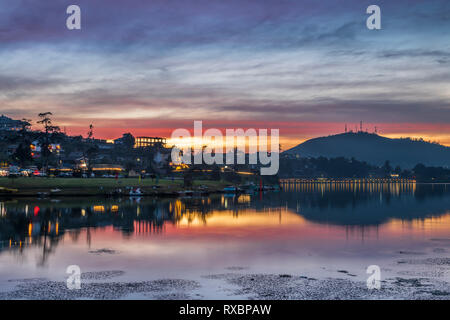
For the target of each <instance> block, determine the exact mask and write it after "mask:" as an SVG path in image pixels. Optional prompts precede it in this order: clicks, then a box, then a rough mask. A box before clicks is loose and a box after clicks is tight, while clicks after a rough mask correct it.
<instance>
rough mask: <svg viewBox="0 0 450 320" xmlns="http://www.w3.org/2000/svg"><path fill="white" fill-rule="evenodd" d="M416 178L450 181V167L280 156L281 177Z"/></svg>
mask: <svg viewBox="0 0 450 320" xmlns="http://www.w3.org/2000/svg"><path fill="white" fill-rule="evenodd" d="M397 175H398V177H399V178H404V179H416V180H417V181H421V182H450V169H447V168H443V167H427V166H425V165H423V164H421V163H419V164H417V165H416V166H415V167H414V168H413V169H409V170H408V169H402V168H401V167H399V166H396V167H395V168H394V167H392V166H391V165H390V162H389V160H386V161H385V163H384V165H382V166H375V165H372V164H369V163H367V162H365V161H358V160H356V159H354V158H351V159H348V158H344V157H337V158H325V157H318V158H301V157H299V158H295V157H292V156H291V157H281V159H280V172H279V176H280V177H281V178H291V177H295V178H297V177H298V178H318V177H325V178H340V179H342V178H391V177H397Z"/></svg>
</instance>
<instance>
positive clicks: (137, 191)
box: [130, 188, 144, 197]
mask: <svg viewBox="0 0 450 320" xmlns="http://www.w3.org/2000/svg"><path fill="white" fill-rule="evenodd" d="M143 195H144V193H143V192H142V191H141V188H136V189H131V190H130V196H131V197H140V196H143Z"/></svg>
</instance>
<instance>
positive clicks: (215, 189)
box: [0, 177, 422, 197]
mask: <svg viewBox="0 0 450 320" xmlns="http://www.w3.org/2000/svg"><path fill="white" fill-rule="evenodd" d="M279 183H280V184H273V183H272V184H267V182H265V183H264V184H262V185H259V183H258V181H252V180H248V181H244V182H242V183H240V184H233V183H230V182H229V181H224V180H218V181H217V180H194V181H192V186H191V187H188V188H187V187H186V186H184V183H183V180H182V179H176V178H164V179H159V180H156V181H155V180H154V179H139V178H119V179H115V178H58V177H32V178H29V177H18V178H8V177H0V197H49V196H50V197H61V196H63V197H89V196H105V197H121V196H123V197H130V196H131V197H133V196H134V197H139V196H162V197H164V196H167V197H177V196H186V195H205V196H207V195H211V194H218V193H241V192H255V191H260V190H261V191H268V190H278V189H279V186H280V185H289V184H293V183H301V184H355V185H361V184H416V183H422V182H420V181H419V182H417V181H416V180H413V179H295V178H292V179H280V180H279ZM136 189H139V191H140V193H139V194H135V193H133V190H136ZM130 192H131V193H132V194H130Z"/></svg>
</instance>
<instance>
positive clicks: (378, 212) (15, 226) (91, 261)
mask: <svg viewBox="0 0 450 320" xmlns="http://www.w3.org/2000/svg"><path fill="white" fill-rule="evenodd" d="M283 187H284V188H283V191H281V192H269V193H265V194H253V195H248V194H243V195H239V196H233V195H217V196H211V197H202V198H180V199H172V198H164V199H156V198H141V199H104V198H101V199H100V198H87V199H76V198H72V199H40V200H37V199H9V200H2V201H1V202H0V241H1V246H0V266H2V267H3V268H1V269H0V278H8V277H12V276H21V275H24V274H29V273H30V272H31V273H33V274H35V275H41V274H45V275H47V276H48V275H49V274H52V273H59V274H62V273H63V272H64V270H65V266H67V265H68V264H72V263H75V264H81V265H83V266H84V267H86V268H90V269H105V268H106V269H111V268H120V269H126V270H129V271H132V272H131V273H133V272H135V273H136V274H139V275H140V276H142V275H143V274H145V275H148V276H151V277H158V276H169V275H170V276H180V275H186V274H189V273H190V272H194V271H193V270H194V269H195V270H196V271H198V272H199V273H201V272H213V271H214V272H217V271H218V272H223V270H224V268H226V267H229V266H236V265H237V266H245V267H250V268H252V270H262V271H274V270H275V271H279V270H281V269H283V270H287V269H288V270H289V268H291V270H294V269H296V268H299V266H307V265H321V264H322V265H323V263H325V264H330V263H336V264H338V263H339V261H342V260H345V259H349V258H354V259H360V260H361V259H362V260H364V263H365V260H367V259H369V260H370V259H373V258H375V257H377V258H380V257H382V256H383V255H386V254H387V253H386V252H392V251H395V250H405V249H410V250H416V251H417V250H421V249H423V248H425V247H427V246H429V245H430V241H432V240H433V239H437V240H439V239H444V240H445V239H448V237H449V234H450V186H449V185H420V184H418V185H416V184H381V185H363V184H360V185H348V184H347V185H346V184H336V185H329V184H325V185H321V184H298V183H297V184H296V183H287V184H284V186H283ZM431 244H432V243H431ZM448 244H450V241H449V242H445V243H439V245H440V246H441V247H442V246H443V245H448ZM104 248H108V249H110V251H106V252H107V253H106V254H104V253H102V254H100V253H101V251H100V253H97V251H96V250H98V249H104ZM108 252H109V253H108ZM324 261H325V262H324ZM149 270H151V271H149ZM280 272H281V271H280Z"/></svg>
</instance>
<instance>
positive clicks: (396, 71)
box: [0, 0, 450, 141]
mask: <svg viewBox="0 0 450 320" xmlns="http://www.w3.org/2000/svg"><path fill="white" fill-rule="evenodd" d="M70 4H72V2H71V1H66V0H54V1H31V0H16V1H11V2H9V3H2V4H0V61H1V63H0V112H1V113H4V114H8V115H10V116H14V117H17V118H22V117H33V118H35V116H36V114H37V113H38V112H41V111H47V110H49V111H52V112H54V114H55V115H56V117H57V119H58V120H59V121H60V122H61V123H62V124H63V125H67V126H71V127H73V128H74V130H75V131H76V130H77V129H75V128H81V127H82V126H85V125H86V124H87V123H90V122H94V124H97V127H98V126H99V125H100V126H108V125H109V124H112V123H114V121H125V123H126V127H128V128H130V129H132V128H136V129H139V128H141V125H142V123H143V122H142V121H144V122H145V123H150V124H151V125H152V128H157V127H158V125H157V123H159V122H161V121H162V122H164V121H166V122H167V123H169V124H170V123H172V124H174V123H177V121H179V120H186V119H189V120H191V119H198V120H204V121H210V122H214V121H215V120H217V119H218V118H220V119H223V120H224V121H227V124H231V125H232V124H233V123H235V124H237V123H240V122H241V121H247V122H250V123H251V122H252V121H253V122H254V123H255V124H256V123H257V121H259V122H264V121H270V123H278V124H279V125H280V129H281V133H282V134H283V132H286V135H288V132H289V134H290V133H291V132H292V130H291V129H289V128H290V125H289V124H288V123H292V122H293V121H294V122H296V123H299V124H300V123H303V124H304V123H313V124H315V125H316V126H318V127H319V128H323V130H324V131H323V132H322V134H327V133H330V132H329V131H327V130H326V128H327V126H326V125H325V126H320V125H318V123H325V124H326V123H335V124H336V125H335V127H338V123H345V122H347V123H356V122H358V121H359V120H364V121H366V122H372V123H380V124H383V123H386V124H394V123H398V124H403V128H406V126H407V124H409V123H411V124H420V123H422V124H423V127H426V128H427V130H426V131H420V132H410V133H411V134H416V133H425V135H426V136H428V137H433V136H437V133H438V132H439V136H440V137H442V136H443V135H446V136H448V135H449V132H448V131H447V132H444V133H443V132H442V131H438V129H437V128H439V130H442V129H444V130H447V129H448V127H445V128H442V127H439V125H440V124H447V123H449V122H450V81H449V80H450V66H449V62H450V42H449V41H448V39H449V37H450V34H449V33H450V3H449V2H448V1H446V0H436V1H406V0H400V1H395V2H393V1H378V3H377V4H378V5H379V6H380V7H381V11H382V30H377V31H371V30H368V29H367V28H366V26H365V21H366V18H367V16H368V15H367V14H366V13H365V11H366V8H367V7H368V6H369V5H370V4H372V3H371V1H366V0H363V1H361V0H346V1H331V0H330V1H328V0H323V1H316V0H300V1H292V0H276V1H275V0H273V1H264V2H262V1H258V0H227V1H225V0H187V1H171V0H154V1H143V0H129V1H111V0H109V1H106V0H105V1H90V0H79V1H77V4H78V5H79V6H80V7H81V11H82V29H81V30H67V28H66V24H65V19H66V17H67V15H66V13H65V11H66V8H67V7H68V6H69V5H70ZM283 124H284V125H283ZM339 126H340V127H342V125H339ZM433 126H434V128H436V131H435V132H433V129H432V128H433ZM163 127H164V128H170V126H166V125H164V126H163ZM387 127H391V128H393V127H392V125H389V126H387V125H386V128H387ZM104 128H105V129H104V130H105V131H104V132H105V134H106V132H110V131H108V130H110V129H107V127H104ZM283 128H284V129H285V131H283ZM333 128H334V127H333ZM413 128H417V127H413ZM139 130H140V129H139ZM148 130H151V128H149V129H148ZM164 130H166V129H164ZM290 130H291V131H290ZM392 130H393V129H392ZM84 131H85V130H84ZM166 131H167V130H166ZM166 131H164V133H165V132H166ZM394 131H395V130H394ZM394 131H392V134H394V133H395V134H397V133H398V131H395V132H394ZM161 132H162V131H161ZM297 132H300V131H297ZM300 133H301V132H300ZM118 134H119V133H118ZM318 134H320V133H318ZM108 135H109V133H108ZM304 137H305V135H304V136H302V137H299V139H302V138H304ZM442 140H445V141H447V140H450V138H449V139H446V138H445V137H444V139H442Z"/></svg>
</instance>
